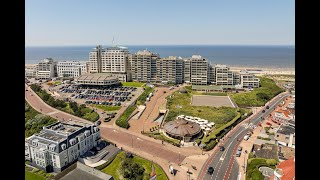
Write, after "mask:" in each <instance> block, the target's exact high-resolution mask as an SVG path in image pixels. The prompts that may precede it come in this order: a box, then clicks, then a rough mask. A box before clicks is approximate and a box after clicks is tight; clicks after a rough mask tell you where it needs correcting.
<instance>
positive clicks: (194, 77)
mask: <svg viewBox="0 0 320 180" xmlns="http://www.w3.org/2000/svg"><path fill="white" fill-rule="evenodd" d="M187 61H188V60H187ZM189 61H190V82H191V83H192V84H194V85H207V84H208V69H209V64H208V61H207V59H205V58H202V57H201V56H200V55H192V57H191V59H189ZM185 75H187V74H185Z"/></svg>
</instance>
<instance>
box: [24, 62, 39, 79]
mask: <svg viewBox="0 0 320 180" xmlns="http://www.w3.org/2000/svg"><path fill="white" fill-rule="evenodd" d="M24 72H25V77H27V78H35V77H36V76H37V65H36V64H26V65H25V71H24Z"/></svg>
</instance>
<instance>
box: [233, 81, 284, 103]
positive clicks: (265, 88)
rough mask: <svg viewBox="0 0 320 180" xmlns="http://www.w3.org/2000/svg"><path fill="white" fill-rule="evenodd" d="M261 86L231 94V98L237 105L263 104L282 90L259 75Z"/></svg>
mask: <svg viewBox="0 0 320 180" xmlns="http://www.w3.org/2000/svg"><path fill="white" fill-rule="evenodd" d="M259 78H260V84H261V87H259V88H255V89H254V90H253V91H251V92H247V93H239V94H232V95H231V96H232V98H233V99H234V101H235V102H236V103H237V105H238V106H239V107H252V106H263V105H265V103H266V102H268V101H269V100H271V99H272V98H273V97H275V96H276V95H278V94H280V93H281V92H283V91H284V89H282V88H280V87H278V86H277V85H276V83H275V82H274V81H273V80H272V79H269V78H266V77H259Z"/></svg>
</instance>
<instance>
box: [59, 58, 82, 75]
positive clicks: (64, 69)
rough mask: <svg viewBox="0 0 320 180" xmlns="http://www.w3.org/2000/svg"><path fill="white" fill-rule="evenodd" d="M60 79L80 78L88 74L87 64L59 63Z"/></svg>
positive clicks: (78, 62)
mask: <svg viewBox="0 0 320 180" xmlns="http://www.w3.org/2000/svg"><path fill="white" fill-rule="evenodd" d="M57 73H58V77H71V78H74V77H78V76H80V75H81V74H86V73H87V63H86V62H80V61H60V62H58V63H57Z"/></svg>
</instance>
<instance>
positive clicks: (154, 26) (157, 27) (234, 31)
mask: <svg viewBox="0 0 320 180" xmlns="http://www.w3.org/2000/svg"><path fill="white" fill-rule="evenodd" d="M25 5H26V16H25V23H26V24H25V36H26V37H25V41H26V46H65V45H96V44H111V42H112V38H113V37H114V39H115V42H116V44H121V45H167V44H175V45H180V44H181V45H184V44H217V45H228V44H230V45H294V44H295V4H294V0H197V1H195V0H183V1H182V0H134V1H133V0H65V1H53V0H26V2H25Z"/></svg>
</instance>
